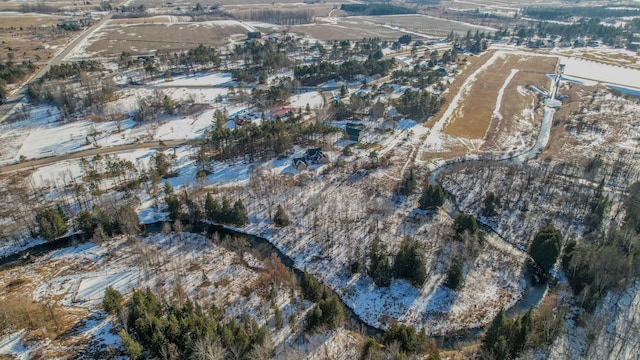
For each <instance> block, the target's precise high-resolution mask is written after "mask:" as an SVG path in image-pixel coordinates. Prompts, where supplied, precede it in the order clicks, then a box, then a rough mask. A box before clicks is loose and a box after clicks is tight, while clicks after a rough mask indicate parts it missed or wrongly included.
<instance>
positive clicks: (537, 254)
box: [529, 226, 562, 272]
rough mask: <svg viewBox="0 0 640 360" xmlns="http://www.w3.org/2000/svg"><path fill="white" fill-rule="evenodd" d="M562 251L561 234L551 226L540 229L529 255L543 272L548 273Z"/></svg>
mask: <svg viewBox="0 0 640 360" xmlns="http://www.w3.org/2000/svg"><path fill="white" fill-rule="evenodd" d="M561 249H562V234H561V233H560V230H558V229H556V228H555V227H553V226H547V227H543V228H542V229H540V230H539V231H538V232H537V233H536V235H535V237H534V238H533V241H532V242H531V248H530V249H529V254H531V257H532V258H533V260H534V261H535V262H536V263H537V264H538V265H540V267H541V268H542V269H543V270H544V271H547V272H548V271H549V270H550V269H551V268H552V267H553V265H554V264H555V263H556V260H557V259H558V256H559V255H560V250H561Z"/></svg>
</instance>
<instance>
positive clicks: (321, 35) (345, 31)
mask: <svg viewBox="0 0 640 360" xmlns="http://www.w3.org/2000/svg"><path fill="white" fill-rule="evenodd" d="M330 20H331V22H318V23H315V24H307V25H298V26H292V27H291V28H290V31H291V32H294V33H299V34H302V35H307V36H310V37H312V38H314V39H317V40H321V41H332V40H361V39H363V38H374V37H377V38H380V39H382V40H397V39H398V38H399V37H400V36H402V35H404V34H405V32H403V31H400V30H399V29H390V28H387V27H384V26H380V25H377V24H374V23H372V22H370V21H367V20H363V19H361V18H351V17H349V18H332V19H330ZM420 38H421V39H424V37H422V36H417V37H416V39H420Z"/></svg>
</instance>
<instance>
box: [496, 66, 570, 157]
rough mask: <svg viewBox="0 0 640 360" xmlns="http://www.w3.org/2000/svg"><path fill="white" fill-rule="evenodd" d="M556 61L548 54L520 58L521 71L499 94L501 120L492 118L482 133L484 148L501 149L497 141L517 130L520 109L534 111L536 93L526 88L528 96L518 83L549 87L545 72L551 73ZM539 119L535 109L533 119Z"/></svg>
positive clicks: (520, 116) (521, 110)
mask: <svg viewBox="0 0 640 360" xmlns="http://www.w3.org/2000/svg"><path fill="white" fill-rule="evenodd" d="M556 62H557V60H556V58H548V57H532V58H524V59H522V60H521V61H519V63H518V68H519V70H520V71H519V72H518V73H516V74H515V76H514V77H513V79H511V82H510V83H509V84H508V85H507V87H506V88H505V91H504V94H503V97H502V104H501V107H500V109H499V111H500V114H501V115H502V120H501V121H495V120H494V121H491V123H490V125H489V127H488V129H487V132H486V134H485V140H486V144H485V147H487V148H500V141H499V140H500V138H501V137H502V136H504V135H505V134H512V133H513V132H515V131H518V123H519V122H520V121H523V119H522V113H523V111H525V110H527V109H531V110H534V108H535V107H536V106H537V102H538V100H537V96H536V95H535V94H534V93H533V92H531V91H528V93H527V95H522V94H520V93H519V92H518V86H522V87H526V86H528V85H535V86H536V87H538V88H540V89H546V88H548V87H549V84H550V81H551V80H550V79H549V78H548V77H547V74H549V73H553V71H554V69H555V64H556ZM496 94H497V93H496ZM494 103H495V102H494ZM540 120H541V119H540V117H539V114H538V113H537V112H536V113H535V119H534V121H536V122H539V121H540Z"/></svg>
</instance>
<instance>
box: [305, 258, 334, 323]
mask: <svg viewBox="0 0 640 360" xmlns="http://www.w3.org/2000/svg"><path fill="white" fill-rule="evenodd" d="M300 289H301V290H302V296H303V297H304V298H305V299H307V300H309V301H312V302H315V303H316V305H315V306H314V307H313V309H311V310H310V311H309V312H308V313H307V316H306V318H305V321H306V327H307V330H309V331H313V330H316V329H318V328H324V329H334V328H336V327H339V326H341V325H342V324H343V323H344V310H343V309H342V304H341V303H340V300H339V299H338V297H337V296H336V295H331V294H329V292H328V291H327V289H326V288H325V287H324V286H323V285H321V284H320V283H319V282H318V280H316V279H315V278H314V277H313V276H312V275H311V274H309V273H308V272H307V270H306V269H305V271H304V272H303V273H302V276H301V277H300Z"/></svg>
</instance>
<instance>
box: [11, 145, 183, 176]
mask: <svg viewBox="0 0 640 360" xmlns="http://www.w3.org/2000/svg"><path fill="white" fill-rule="evenodd" d="M186 144H187V140H167V141H164V142H163V145H161V144H160V142H159V141H151V142H146V143H141V144H127V145H118V146H111V147H104V148H96V149H90V150H84V151H78V152H75V153H70V154H64V155H59V156H52V157H47V158H41V159H35V160H29V161H23V162H21V163H18V164H12V165H6V166H2V167H0V174H2V173H7V172H11V171H16V170H23V169H29V168H32V167H35V166H42V165H50V164H53V163H56V162H58V161H65V160H72V159H79V158H83V157H87V158H88V157H91V156H95V155H98V154H100V155H103V154H109V153H115V152H119V151H127V150H137V149H148V148H154V147H160V146H167V147H175V146H181V145H186Z"/></svg>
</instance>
